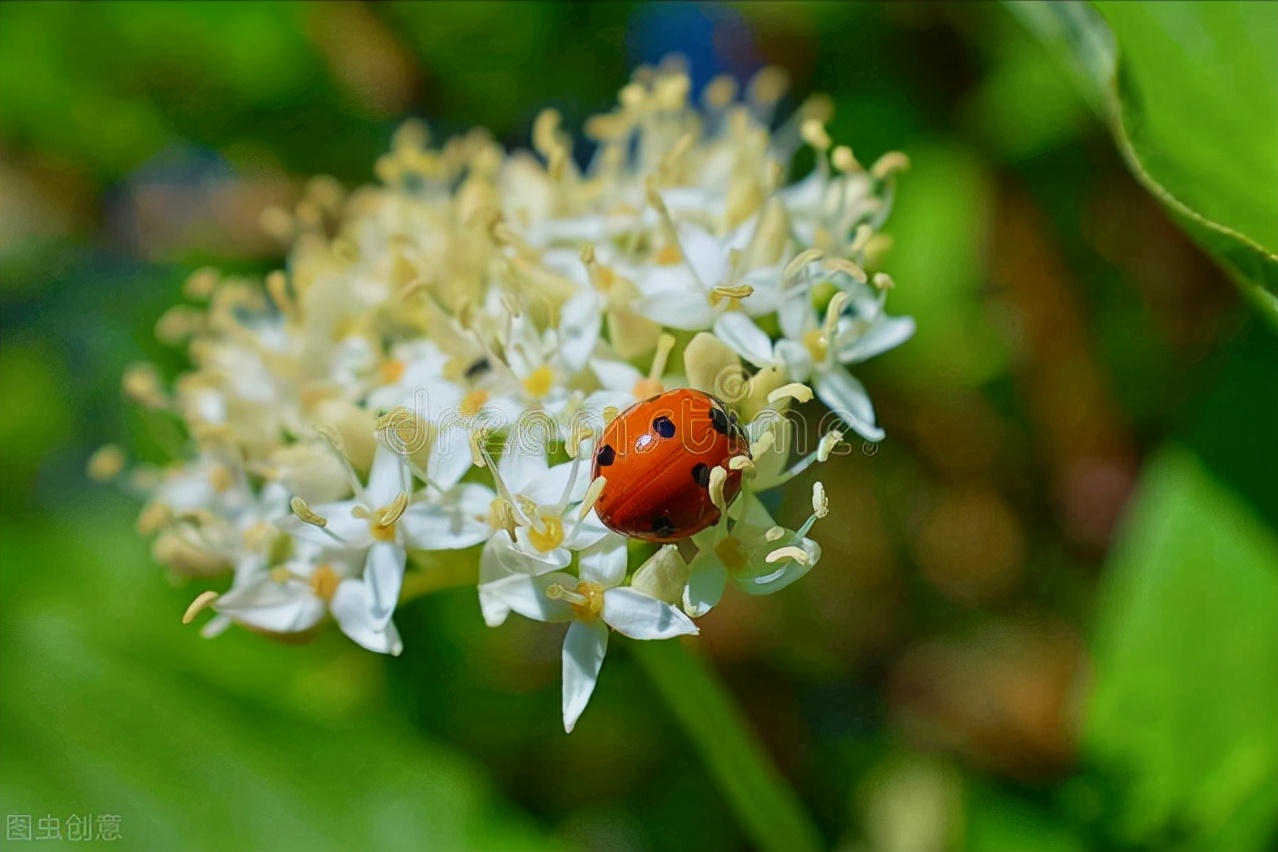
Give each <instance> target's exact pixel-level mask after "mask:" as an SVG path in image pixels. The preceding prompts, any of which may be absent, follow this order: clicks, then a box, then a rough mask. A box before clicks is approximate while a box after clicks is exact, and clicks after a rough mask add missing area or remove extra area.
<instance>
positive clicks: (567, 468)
mask: <svg viewBox="0 0 1278 852" xmlns="http://www.w3.org/2000/svg"><path fill="white" fill-rule="evenodd" d="M587 461H588V460H587ZM574 466H575V467H576V468H577V476H576V478H575V479H574V478H573V467H574ZM569 480H573V482H572V485H573V488H572V494H570V495H569V497H568V500H569V501H570V502H571V501H573V500H577V501H580V500H581V498H582V497H583V496H585V493H586V489H587V488H588V487H590V468H589V466H588V465H585V464H582V463H580V462H564V463H563V464H557V465H555V466H554V467H551V468H546V469H544V470H543V471H542V472H541V473H540V474H538V476H537V478H536V479H535V480H533V481H531V482H529V483H527V484H526V485H524V487H523V488H520V489H519V493H521V494H523V495H524V496H525V497H527V498H528V499H529V500H532V501H533V502H534V503H536V504H537V505H539V506H557V505H559V502H560V501H561V500H562V499H563V496H564V491H565V489H567V487H568V482H569Z"/></svg>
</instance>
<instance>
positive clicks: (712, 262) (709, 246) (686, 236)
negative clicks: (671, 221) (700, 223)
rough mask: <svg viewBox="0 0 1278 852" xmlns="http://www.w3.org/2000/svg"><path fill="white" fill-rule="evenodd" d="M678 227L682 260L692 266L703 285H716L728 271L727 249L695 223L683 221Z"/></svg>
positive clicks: (707, 286)
mask: <svg viewBox="0 0 1278 852" xmlns="http://www.w3.org/2000/svg"><path fill="white" fill-rule="evenodd" d="M678 228H679V248H680V249H682V251H683V259H684V261H686V262H687V264H688V266H690V267H692V271H693V272H694V273H696V276H697V279H698V280H699V281H700V282H701V284H702V286H703V287H706V288H709V287H714V286H716V285H718V284H719V282H720V280H722V278H723V274H724V273H725V272H727V271H728V251H727V249H726V248H725V247H724V246H723V244H722V243H720V242H719V241H718V240H716V239H715V238H714V236H713V235H712V234H711V233H710V232H708V231H705V230H703V229H701V228H698V227H697V226H696V225H691V224H688V223H687V222H684V223H681V224H680V225H679V226H678Z"/></svg>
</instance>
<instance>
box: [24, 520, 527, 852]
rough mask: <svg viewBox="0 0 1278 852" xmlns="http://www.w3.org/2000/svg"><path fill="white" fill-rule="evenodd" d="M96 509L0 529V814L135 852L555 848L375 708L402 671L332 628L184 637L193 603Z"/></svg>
mask: <svg viewBox="0 0 1278 852" xmlns="http://www.w3.org/2000/svg"><path fill="white" fill-rule="evenodd" d="M102 502H104V503H108V504H111V506H112V509H111V511H109V512H106V513H103V512H101V510H96V509H91V510H87V511H86V510H85V509H84V507H81V508H80V511H77V512H75V513H74V514H73V515H71V513H69V516H64V517H62V518H60V519H59V520H58V523H56V524H47V523H44V522H41V521H39V520H36V521H33V522H29V523H25V524H23V525H22V526H21V527H19V525H17V524H15V523H13V522H11V521H6V522H5V523H4V526H3V527H2V528H0V535H2V536H3V539H4V542H5V545H6V548H5V554H6V568H5V571H6V573H5V575H4V577H3V581H4V596H3V598H4V600H3V606H4V619H3V628H2V631H3V632H2V634H0V662H2V664H0V691H2V692H3V694H4V696H5V701H4V703H3V705H0V752H2V753H3V754H4V772H3V774H0V810H3V811H4V812H5V813H6V814H32V815H34V816H35V817H37V818H39V817H44V816H46V815H48V816H52V817H54V818H56V819H58V820H60V821H62V822H64V823H65V821H66V820H68V818H69V817H71V816H72V815H84V814H112V815H117V816H119V817H120V822H121V834H122V836H123V841H122V845H121V848H129V849H177V848H191V849H273V850H288V849H299V850H325V849H333V850H340V849H361V848H362V849H388V850H389V849H410V848H411V849H421V848H427V849H435V848H438V849H448V850H452V849H496V848H501V849H509V848H517V849H528V848H544V847H545V846H546V845H547V844H546V843H545V841H544V840H542V839H541V838H540V837H539V835H538V833H537V832H536V830H535V827H534V826H532V825H531V824H530V823H529V821H528V820H527V819H526V818H524V817H521V816H520V815H519V814H518V813H517V812H516V811H514V809H512V808H510V807H509V806H507V805H505V804H504V803H502V802H501V801H500V800H499V799H498V798H497V796H496V795H495V793H494V791H493V789H492V787H491V785H490V783H489V782H488V781H487V779H486V778H485V777H484V776H483V774H482V772H481V771H480V770H479V769H478V768H477V767H476V766H474V765H473V764H472V763H471V762H470V761H469V760H467V758H466V757H465V756H464V755H462V754H459V753H458V752H456V751H454V750H452V749H450V748H448V747H446V746H443V745H441V744H438V743H434V742H431V741H429V740H427V739H425V738H423V737H422V736H421V735H420V734H419V733H418V732H416V731H414V730H412V729H411V728H409V727H408V726H407V725H406V724H405V723H404V722H403V721H402V720H399V719H397V718H395V717H394V716H393V715H392V714H391V713H390V712H389V711H388V710H386V709H385V708H384V707H383V706H382V699H381V696H380V687H381V677H380V672H381V668H382V666H384V665H395V664H396V662H398V661H387V660H383V659H381V658H376V657H374V656H373V655H370V654H368V653H366V652H363V651H362V650H361V649H358V648H357V647H355V646H354V645H353V644H352V643H350V642H348V641H347V640H345V639H344V637H341V636H339V635H336V631H333V630H330V631H327V632H325V633H323V634H322V635H321V636H320V637H319V638H318V639H317V640H316V641H315V642H313V643H311V644H310V645H307V646H304V647H289V646H283V645H281V644H279V643H275V642H272V641H270V640H268V639H265V638H263V637H259V636H253V635H251V634H249V633H247V632H246V631H239V630H233V631H232V632H230V633H228V634H227V635H225V636H222V637H219V638H217V639H215V640H204V639H201V638H200V636H199V635H198V632H196V630H195V629H194V628H193V627H189V626H188V627H182V626H181V625H180V624H179V623H178V616H179V615H180V610H181V603H180V601H181V600H182V599H184V598H186V597H187V596H188V595H193V594H194V591H178V590H174V589H170V588H166V586H167V585H168V584H167V583H166V582H165V580H164V578H163V574H162V573H161V572H160V571H159V569H157V568H156V567H155V566H153V565H151V564H150V561H149V560H148V559H147V558H146V556H145V549H144V546H143V545H142V543H141V542H140V541H138V540H137V539H136V536H135V534H134V532H133V530H132V529H131V526H132V525H131V524H129V523H127V522H123V521H124V518H122V517H121V516H120V512H119V509H118V504H119V502H120V501H119V500H118V498H117V499H115V500H104V501H102ZM86 515H87V516H88V517H85V516H86ZM41 845H42V847H43V846H48V847H49V848H58V844H57V843H47V842H46V843H42V844H41ZM69 845H71V846H72V848H74V845H73V844H69Z"/></svg>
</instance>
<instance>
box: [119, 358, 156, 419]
mask: <svg viewBox="0 0 1278 852" xmlns="http://www.w3.org/2000/svg"><path fill="white" fill-rule="evenodd" d="M121 386H122V387H123V389H124V394H125V396H127V397H129V399H132V400H133V401H134V402H138V403H141V404H142V405H146V406H150V407H152V408H161V407H163V406H164V405H166V404H167V401H166V400H165V398H164V391H163V389H162V388H161V386H160V373H159V371H158V370H156V368H155V365H154V364H148V363H137V364H130V365H129V366H128V367H126V368H125V370H124V377H123V378H122V380H121Z"/></svg>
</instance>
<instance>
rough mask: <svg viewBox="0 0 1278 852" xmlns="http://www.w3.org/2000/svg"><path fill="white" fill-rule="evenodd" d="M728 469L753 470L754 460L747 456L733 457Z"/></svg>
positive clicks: (729, 461)
mask: <svg viewBox="0 0 1278 852" xmlns="http://www.w3.org/2000/svg"><path fill="white" fill-rule="evenodd" d="M728 467H729V468H730V469H732V470H753V469H754V459H752V458H750V457H749V456H746V455H740V456H733V457H732V458H730V459H728Z"/></svg>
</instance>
